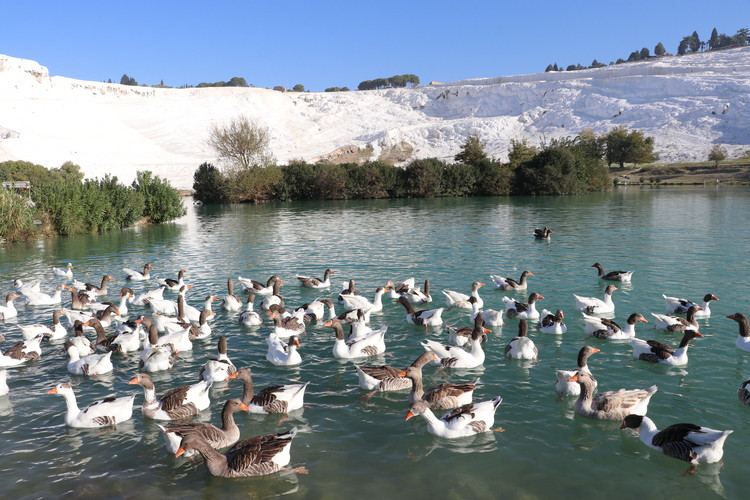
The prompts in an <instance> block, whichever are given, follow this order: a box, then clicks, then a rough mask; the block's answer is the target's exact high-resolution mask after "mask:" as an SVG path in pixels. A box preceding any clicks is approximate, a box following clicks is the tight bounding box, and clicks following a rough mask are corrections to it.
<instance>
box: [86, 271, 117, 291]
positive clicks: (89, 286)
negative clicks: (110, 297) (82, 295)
mask: <svg viewBox="0 0 750 500" xmlns="http://www.w3.org/2000/svg"><path fill="white" fill-rule="evenodd" d="M113 279H114V278H113V277H112V276H110V275H108V274H105V275H104V276H102V284H101V285H99V286H96V285H92V284H91V283H86V290H87V291H88V292H93V293H94V294H95V295H107V283H109V282H110V281H112V280H113Z"/></svg>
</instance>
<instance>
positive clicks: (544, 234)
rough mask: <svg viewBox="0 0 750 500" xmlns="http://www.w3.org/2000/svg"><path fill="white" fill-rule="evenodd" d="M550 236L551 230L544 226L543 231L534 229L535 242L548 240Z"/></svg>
mask: <svg viewBox="0 0 750 500" xmlns="http://www.w3.org/2000/svg"><path fill="white" fill-rule="evenodd" d="M551 235H552V229H550V228H548V227H547V226H544V229H539V228H536V229H534V238H535V239H537V240H548V239H550V236H551Z"/></svg>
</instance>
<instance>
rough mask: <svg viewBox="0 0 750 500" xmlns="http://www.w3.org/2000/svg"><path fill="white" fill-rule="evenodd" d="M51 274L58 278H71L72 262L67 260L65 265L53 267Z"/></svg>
mask: <svg viewBox="0 0 750 500" xmlns="http://www.w3.org/2000/svg"><path fill="white" fill-rule="evenodd" d="M52 274H53V275H54V276H58V277H60V278H68V279H73V264H72V263H70V262H68V266H67V267H53V268H52Z"/></svg>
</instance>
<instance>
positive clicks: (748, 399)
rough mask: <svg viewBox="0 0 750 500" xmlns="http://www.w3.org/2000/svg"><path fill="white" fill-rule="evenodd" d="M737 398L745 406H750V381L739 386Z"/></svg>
mask: <svg viewBox="0 0 750 500" xmlns="http://www.w3.org/2000/svg"><path fill="white" fill-rule="evenodd" d="M737 397H739V398H740V401H742V402H743V403H744V404H745V405H747V406H750V380H745V381H744V382H743V383H742V385H741V386H740V390H739V391H737Z"/></svg>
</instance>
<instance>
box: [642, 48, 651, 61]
mask: <svg viewBox="0 0 750 500" xmlns="http://www.w3.org/2000/svg"><path fill="white" fill-rule="evenodd" d="M649 57H651V52H650V51H649V50H648V49H647V48H646V47H643V48H642V49H641V59H648V58H649Z"/></svg>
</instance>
